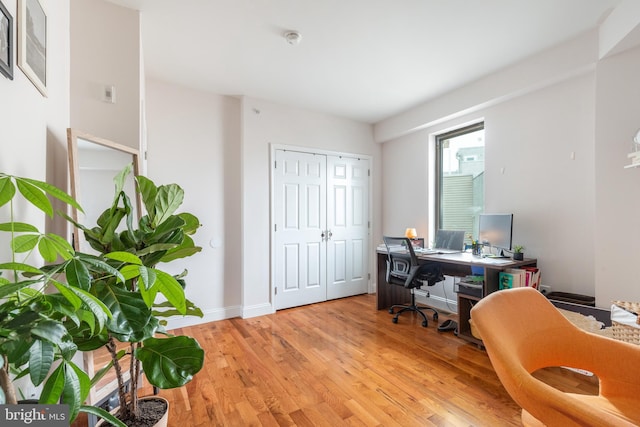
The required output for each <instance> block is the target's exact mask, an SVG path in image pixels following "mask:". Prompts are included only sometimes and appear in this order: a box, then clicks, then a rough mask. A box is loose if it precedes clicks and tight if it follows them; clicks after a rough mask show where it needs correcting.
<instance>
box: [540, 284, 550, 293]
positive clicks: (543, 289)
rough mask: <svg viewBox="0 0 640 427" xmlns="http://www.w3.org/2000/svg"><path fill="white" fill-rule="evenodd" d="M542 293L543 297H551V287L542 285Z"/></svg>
mask: <svg viewBox="0 0 640 427" xmlns="http://www.w3.org/2000/svg"><path fill="white" fill-rule="evenodd" d="M540 292H541V293H542V295H549V294H550V293H551V286H547V285H540Z"/></svg>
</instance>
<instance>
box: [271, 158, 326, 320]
mask: <svg viewBox="0 0 640 427" xmlns="http://www.w3.org/2000/svg"><path fill="white" fill-rule="evenodd" d="M275 159H276V163H275V171H274V187H273V188H274V195H273V200H274V228H275V232H274V236H275V245H274V247H275V254H274V258H273V259H274V281H275V283H274V286H275V288H276V296H275V308H276V309H277V310H279V309H283V308H289V307H295V306H300V305H305V304H311V303H314V302H319V301H325V300H326V298H327V284H326V283H327V280H326V271H327V268H326V253H327V251H326V241H325V240H324V239H323V232H324V231H325V230H326V211H327V209H326V198H327V196H326V162H327V158H326V156H324V155H316V154H309V153H300V152H295V151H284V150H276V152H275Z"/></svg>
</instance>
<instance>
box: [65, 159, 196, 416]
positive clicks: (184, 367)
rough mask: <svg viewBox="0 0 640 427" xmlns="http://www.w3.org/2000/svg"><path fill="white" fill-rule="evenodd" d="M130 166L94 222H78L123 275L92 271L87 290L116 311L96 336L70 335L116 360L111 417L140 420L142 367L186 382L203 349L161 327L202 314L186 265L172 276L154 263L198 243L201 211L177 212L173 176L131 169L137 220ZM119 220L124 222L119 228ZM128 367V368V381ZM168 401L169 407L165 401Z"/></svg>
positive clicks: (160, 379)
mask: <svg viewBox="0 0 640 427" xmlns="http://www.w3.org/2000/svg"><path fill="white" fill-rule="evenodd" d="M130 171H131V167H127V168H125V170H123V171H122V172H121V173H120V174H119V175H118V176H117V177H116V178H115V179H114V182H115V184H116V194H115V197H114V201H113V203H112V205H111V207H109V208H108V209H106V210H105V211H104V212H103V213H102V215H101V216H100V217H99V218H98V221H97V225H96V226H95V227H92V228H88V227H85V226H83V225H81V224H77V223H76V226H78V227H79V228H80V229H82V230H83V232H84V236H85V238H86V239H87V242H88V243H89V244H90V245H91V247H92V248H93V249H94V250H96V251H98V252H99V253H100V254H101V255H102V256H103V257H104V258H105V259H106V260H107V262H108V263H109V265H110V266H111V267H113V268H114V269H117V270H118V271H119V272H120V274H122V276H123V277H124V278H125V281H124V282H121V281H118V280H117V277H116V276H115V275H112V274H108V273H106V274H105V273H100V272H97V274H94V275H93V277H92V286H91V293H92V294H93V295H94V296H95V297H97V298H98V299H100V300H101V301H103V302H104V304H105V305H106V306H107V307H108V308H109V310H110V311H111V313H112V314H113V317H112V318H111V319H109V320H107V321H106V322H105V329H104V331H103V333H102V334H100V336H99V337H98V338H96V337H95V336H94V337H90V336H86V337H85V336H84V332H88V331H86V328H84V329H78V330H76V331H75V338H76V343H77V344H78V347H79V348H81V349H82V350H86V351H88V350H95V349H97V348H100V347H101V346H104V347H106V349H107V350H108V352H109V354H110V355H111V362H110V363H109V365H107V366H106V367H105V370H106V369H109V368H113V369H114V371H115V374H116V378H117V383H118V396H119V402H120V406H119V408H118V411H117V414H116V417H117V418H118V419H120V420H122V421H123V422H124V423H125V424H127V425H136V426H137V425H143V424H136V423H139V422H141V419H142V418H144V417H145V416H144V415H143V412H144V409H143V408H141V406H142V405H146V404H147V402H146V401H143V400H142V399H141V398H139V396H138V384H139V379H140V377H141V375H142V374H143V373H144V375H145V377H146V378H147V380H148V381H149V383H150V384H152V385H153V386H155V387H158V388H160V389H167V388H174V387H180V386H183V385H185V384H186V383H188V382H189V381H191V379H192V377H193V375H194V374H196V373H197V372H198V371H199V370H200V369H201V368H202V365H203V361H204V351H203V350H202V348H201V347H200V345H199V344H198V342H197V341H196V340H195V339H194V338H192V337H188V336H174V335H171V334H169V333H167V332H166V331H165V329H164V326H165V325H166V320H164V319H163V318H165V317H169V316H172V315H196V316H200V317H202V312H201V311H200V309H198V308H197V307H195V306H194V305H193V304H192V303H191V302H190V301H188V300H187V299H186V297H185V293H184V286H185V283H184V276H186V271H184V272H183V273H181V274H179V275H177V276H174V275H171V274H169V273H167V272H165V271H164V270H162V269H160V268H158V264H159V263H168V262H170V261H173V260H176V259H179V258H184V257H188V256H191V255H193V254H195V253H197V252H199V251H200V250H201V249H202V248H200V247H198V246H195V244H194V242H193V240H192V239H191V237H190V235H192V234H193V233H194V232H195V231H196V230H197V228H198V227H199V226H200V223H199V221H198V219H197V218H196V217H195V216H194V215H192V214H189V213H176V211H177V209H178V208H179V207H180V205H181V204H182V202H183V199H184V191H183V190H182V188H180V187H179V186H178V185H177V184H170V185H161V186H156V185H155V184H154V183H153V182H152V181H151V180H150V179H148V178H146V177H143V176H138V177H136V184H137V185H136V190H137V191H139V192H140V194H141V196H142V197H141V198H142V201H143V205H144V207H145V210H146V214H145V215H144V216H142V217H141V218H140V219H139V220H138V221H137V224H135V222H136V221H135V219H134V214H135V209H134V208H133V206H132V205H131V202H130V199H129V197H128V195H127V194H126V193H125V192H124V190H123V188H124V182H125V179H126V177H127V175H128V174H129V173H130ZM67 219H68V220H70V221H73V220H71V219H70V218H68V217H67ZM123 221H125V225H124V229H123V230H122V231H116V230H120V228H119V227H120V225H121V223H122V222H123ZM134 224H135V225H134ZM160 296H162V297H164V301H161V300H160ZM160 335H162V338H160V337H159V336H160ZM119 343H126V344H127V346H126V347H127V350H119V347H121V346H119ZM125 355H126V356H129V361H128V363H127V366H123V365H122V363H121V362H122V360H123V357H124V356H125ZM105 370H103V371H102V372H105ZM125 372H128V373H129V381H130V384H129V385H128V386H127V384H126V381H125ZM165 405H166V406H167V410H168V404H166V401H165ZM149 425H153V424H149Z"/></svg>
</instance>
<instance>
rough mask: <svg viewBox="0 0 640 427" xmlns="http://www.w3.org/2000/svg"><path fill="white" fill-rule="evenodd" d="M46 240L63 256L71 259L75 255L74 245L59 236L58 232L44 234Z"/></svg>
mask: <svg viewBox="0 0 640 427" xmlns="http://www.w3.org/2000/svg"><path fill="white" fill-rule="evenodd" d="M44 240H46V241H47V243H48V244H49V245H51V247H52V249H53V250H55V251H56V252H57V253H58V254H60V256H62V258H64V259H65V260H66V259H71V257H72V256H73V255H74V253H75V251H74V250H73V246H71V243H69V242H68V241H67V240H66V239H63V238H62V237H60V236H58V235H57V234H53V233H47V234H45V236H44Z"/></svg>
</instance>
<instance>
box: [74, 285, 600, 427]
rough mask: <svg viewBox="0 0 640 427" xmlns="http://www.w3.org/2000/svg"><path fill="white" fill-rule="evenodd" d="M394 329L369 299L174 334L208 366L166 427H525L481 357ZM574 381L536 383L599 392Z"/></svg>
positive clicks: (436, 335) (450, 341) (413, 321)
mask: <svg viewBox="0 0 640 427" xmlns="http://www.w3.org/2000/svg"><path fill="white" fill-rule="evenodd" d="M391 317H392V316H391V315H390V314H389V313H388V312H387V311H385V310H380V311H378V310H376V309H375V296H374V295H361V296H357V297H351V298H345V299H340V300H336V301H329V302H325V303H320V304H313V305H309V306H304V307H297V308H293V309H288V310H282V311H279V312H277V313H275V314H273V315H267V316H261V317H256V318H251V319H229V320H222V321H218V322H213V323H209V324H204V325H199V326H193V327H189V328H184V329H181V330H177V331H176V333H184V334H188V335H191V336H194V337H195V338H196V339H197V340H198V341H199V342H200V344H201V345H202V346H203V348H204V349H205V352H206V361H205V366H204V368H203V370H202V371H201V372H200V373H199V374H197V375H196V377H195V378H194V380H193V381H192V382H191V383H189V384H187V385H186V386H185V387H183V388H181V389H177V390H161V391H160V394H161V395H162V396H164V397H166V398H168V399H169V401H170V404H171V413H170V417H169V425H170V426H177V427H192V426H195V427H200V426H243V427H244V426H403V427H407V426H470V425H477V426H485V425H486V426H495V425H500V426H509V425H512V426H517V425H520V408H519V407H518V406H517V405H516V404H515V403H514V402H513V401H512V400H511V398H510V397H509V396H508V394H507V393H506V391H505V390H504V388H503V387H502V385H501V384H500V381H499V380H498V378H497V376H496V374H495V372H494V371H493V368H492V367H491V363H490V361H489V358H488V357H487V354H486V352H485V351H484V350H482V349H479V348H478V347H477V346H475V345H473V344H469V343H467V342H465V341H463V340H460V339H458V338H457V337H456V336H455V335H454V334H453V333H452V332H444V333H440V332H438V331H437V323H438V322H434V321H430V322H429V326H428V327H427V328H423V327H422V326H421V319H420V318H418V317H417V316H415V315H412V314H403V315H402V316H401V317H400V321H399V322H398V323H397V324H394V323H392V322H391ZM449 317H451V318H454V317H452V316H447V315H445V314H443V315H441V316H440V322H442V321H443V320H445V319H447V318H449ZM567 372H568V371H566V370H559V371H557V372H544V373H540V374H539V375H540V377H542V378H544V379H545V381H548V382H551V383H554V385H558V386H560V387H564V388H566V389H570V390H572V391H577V390H579V392H593V390H594V389H593V384H587V385H585V383H584V381H582V380H581V378H580V377H582V376H576V375H575V374H573V373H571V372H569V373H567ZM595 387H596V389H597V380H596V385H595ZM143 392H146V393H150V392H151V389H150V387H146V388H145V389H144V390H143ZM76 425H81V424H78V423H76Z"/></svg>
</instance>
